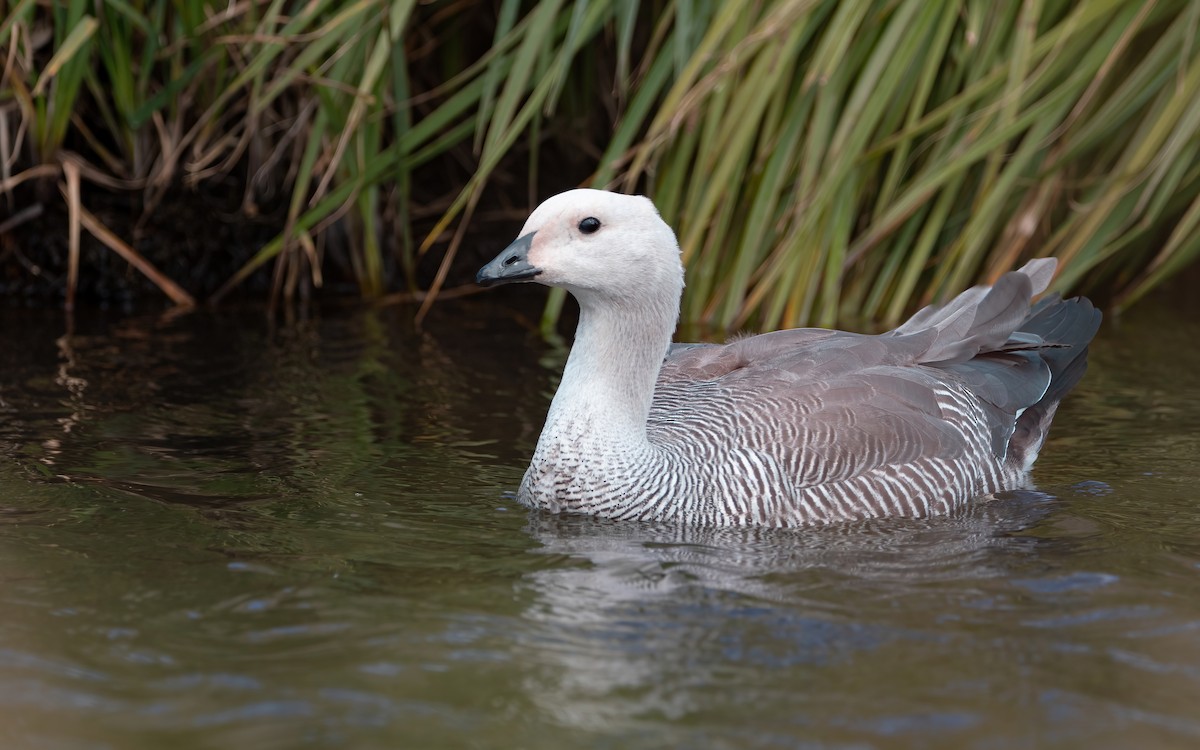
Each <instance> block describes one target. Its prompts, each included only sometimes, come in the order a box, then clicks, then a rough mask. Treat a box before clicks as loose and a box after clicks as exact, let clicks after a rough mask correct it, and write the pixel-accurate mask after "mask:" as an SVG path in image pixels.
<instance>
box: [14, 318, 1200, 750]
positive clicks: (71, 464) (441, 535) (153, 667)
mask: <svg viewBox="0 0 1200 750" xmlns="http://www.w3.org/2000/svg"><path fill="white" fill-rule="evenodd" d="M493 299H494V297H487V298H484V300H483V301H476V300H468V301H464V302H462V303H459V304H455V305H443V306H441V307H438V308H435V311H434V315H433V316H432V319H431V321H430V322H429V324H428V325H427V327H426V328H425V330H424V331H422V332H415V331H414V330H413V329H412V327H411V325H410V324H409V323H408V320H409V319H410V316H411V311H408V310H403V311H400V310H385V311H382V312H367V313H364V312H361V311H352V310H350V311H329V310H327V311H325V312H323V313H322V314H320V315H319V316H313V317H311V318H309V319H306V320H300V321H293V322H290V323H285V322H278V323H276V324H274V325H272V324H271V322H270V321H268V320H267V319H265V318H264V317H263V316H262V314H261V313H253V312H246V313H223V314H211V313H208V314H196V315H186V316H177V317H174V318H171V317H155V316H143V317H135V318H126V319H111V320H109V319H105V318H103V317H97V316H81V317H80V319H78V320H76V321H75V323H74V331H73V334H72V335H70V336H64V331H65V330H66V322H65V321H64V320H63V319H62V317H61V316H59V315H56V314H52V313H46V312H41V313H36V314H34V313H22V312H15V311H4V312H0V326H2V328H0V612H2V613H3V614H2V615H0V747H4V748H54V749H58V748H162V747H172V748H228V747H253V748H256V749H257V750H263V749H268V748H301V747H312V748H327V747H328V748H333V747H337V748H410V747H411V748H441V747H447V748H459V747H461V748H566V747H571V748H663V747H698V748H907V747H921V748H936V747H945V748H981V749H991V748H1026V747H1056V748H1059V747H1061V748H1128V747H1138V748H1174V747H1179V748H1190V747H1196V746H1200V500H1198V499H1197V492H1196V487H1197V480H1198V479H1200V461H1198V457H1200V378H1198V376H1197V372H1198V371H1200V350H1198V349H1197V347H1196V346H1195V342H1196V341H1197V340H1198V339H1200V324H1198V322H1197V321H1200V315H1196V312H1197V308H1196V306H1195V304H1194V303H1188V302H1186V301H1177V302H1176V303H1174V304H1172V305H1162V306H1155V305H1153V304H1151V305H1147V306H1144V307H1142V308H1140V309H1137V310H1135V311H1134V314H1132V315H1131V316H1130V317H1129V319H1127V320H1124V321H1122V324H1121V325H1120V326H1119V327H1106V328H1105V329H1104V331H1103V332H1102V335H1101V338H1100V340H1099V341H1098V343H1097V344H1096V345H1095V347H1094V355H1093V366H1092V370H1091V372H1090V373H1089V375H1088V377H1087V378H1086V380H1085V381H1084V384H1083V386H1082V387H1081V389H1080V390H1079V391H1078V392H1077V394H1076V395H1075V397H1073V398H1072V399H1071V400H1070V401H1069V402H1068V403H1067V404H1066V405H1065V407H1064V408H1063V410H1062V411H1061V412H1060V416H1059V419H1058V421H1057V423H1056V428H1055V431H1054V433H1053V435H1052V438H1051V442H1050V443H1049V444H1048V446H1047V447H1046V449H1045V451H1044V452H1043V457H1042V460H1041V462H1040V464H1039V469H1038V471H1037V473H1036V478H1037V480H1038V482H1039V485H1040V487H1041V492H1037V493H1033V492H1027V493H1019V494H1012V495H1007V496H1004V497H1001V498H999V499H998V500H996V501H994V502H991V503H986V504H980V505H977V506H975V507H973V508H972V509H970V510H968V511H966V512H963V513H961V514H959V515H957V516H954V517H951V518H942V519H935V520H932V521H921V522H913V521H893V522H875V523H862V524H853V525H845V526H838V527H832V528H825V529H816V530H809V531H802V532H795V531H790V532H785V531H758V532H732V531H724V532H706V531H701V530H689V529H681V528H672V527H659V526H653V525H644V524H619V523H610V522H602V521H594V520H587V519H579V518H571V517H552V516H537V515H531V514H530V513H528V512H527V511H525V510H523V509H521V508H520V507H519V506H516V505H515V504H514V503H513V502H512V501H511V500H509V499H506V497H505V496H504V493H505V492H506V491H511V490H513V489H514V488H515V486H516V484H517V483H518V481H519V479H520V476H521V473H522V471H523V469H524V460H525V459H526V457H527V456H528V454H529V452H530V451H531V450H532V447H533V444H534V441H535V440H536V437H537V433H538V430H539V429H540V426H541V419H542V417H543V415H544V409H545V406H546V404H547V401H548V398H549V394H550V392H551V389H552V388H553V372H554V368H555V367H556V366H559V365H561V362H562V358H563V352H562V351H559V350H555V349H553V348H549V347H547V346H545V345H544V344H542V343H541V342H540V341H539V340H538V339H537V338H536V337H535V336H534V335H532V334H531V333H530V332H529V330H528V326H527V324H526V323H525V322H524V319H522V318H521V317H520V316H517V315H514V314H512V313H509V312H506V310H505V308H504V307H503V306H500V305H497V304H494V303H493V302H492V300H493Z"/></svg>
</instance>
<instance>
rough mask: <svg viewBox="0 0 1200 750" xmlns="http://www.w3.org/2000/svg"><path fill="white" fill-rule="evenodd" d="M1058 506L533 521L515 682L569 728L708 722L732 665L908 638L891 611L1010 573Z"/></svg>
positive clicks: (1019, 502) (846, 658) (848, 654)
mask: <svg viewBox="0 0 1200 750" xmlns="http://www.w3.org/2000/svg"><path fill="white" fill-rule="evenodd" d="M1054 507H1055V499H1054V498H1053V497H1052V496H1049V495H1045V494H1042V493H1039V492H1035V491H1018V492H1013V493H1006V494H1005V495H1003V496H1001V497H998V498H996V499H994V500H992V501H991V502H984V503H978V504H975V505H973V506H970V507H969V508H967V509H965V510H964V511H962V512H960V513H958V514H955V515H953V516H949V517H941V518H934V519H925V520H903V519H888V520H875V521H866V522H860V523H853V524H839V525H835V526H828V527H820V528H813V529H807V530H789V529H763V528H745V529H740V528H695V527H688V526H679V525H654V524H645V523H635V522H620V521H611V520H605V519H595V518H589V517H582V516H570V515H553V514H537V513H535V514H533V515H531V516H530V522H529V525H528V528H527V531H528V533H529V535H530V536H531V537H532V538H533V539H535V540H536V541H537V542H538V543H540V545H541V548H540V551H541V552H542V553H543V554H546V555H549V556H553V557H555V558H558V559H557V560H555V563H554V564H553V565H551V566H549V567H547V568H544V569H540V570H537V571H534V572H532V573H530V574H528V575H527V576H526V578H525V579H524V581H523V583H522V585H523V586H524V587H527V588H528V589H529V593H531V594H532V595H531V597H530V600H531V602H532V603H531V604H530V606H529V607H528V608H527V610H526V612H525V613H524V619H525V620H526V621H527V622H529V623H531V625H532V627H530V628H529V629H528V631H527V634H526V635H525V636H523V637H526V638H529V639H530V642H529V643H527V644H524V645H525V646H527V647H528V648H527V653H528V654H529V655H530V658H532V659H534V660H535V661H536V662H537V665H538V668H537V669H533V670H531V671H530V672H529V673H528V674H529V676H528V677H527V679H526V680H525V685H524V686H525V688H526V690H527V692H528V695H529V697H530V698H531V699H532V701H533V702H534V703H535V704H536V705H537V706H538V707H539V709H540V710H542V711H544V712H545V713H546V714H548V715H549V716H550V717H551V718H552V719H553V720H554V721H556V722H558V723H561V724H564V725H567V726H572V727H576V728H580V729H588V730H600V729H604V730H605V731H612V730H613V729H620V728H621V727H625V728H626V729H628V730H629V731H636V729H637V726H638V722H639V721H644V720H646V719H653V718H668V719H678V718H680V717H683V716H688V715H692V714H696V713H697V712H699V713H702V714H705V715H708V714H709V713H710V712H712V711H714V710H717V711H719V710H722V708H721V707H720V706H718V705H715V704H714V701H720V700H721V698H720V697H719V696H720V695H726V696H728V694H729V692H728V690H727V687H728V683H730V682H734V683H736V682H739V681H740V680H741V679H744V678H740V677H739V676H738V675H739V674H741V673H742V670H746V669H749V668H752V669H754V670H757V673H761V671H762V670H763V669H764V668H766V669H767V670H768V673H770V672H771V671H772V670H785V671H786V670H788V669H789V668H801V669H802V668H804V667H810V668H821V667H822V666H824V665H828V664H832V663H846V662H853V660H854V658H855V656H857V655H859V654H861V653H867V652H870V651H872V650H874V649H876V648H879V647H881V646H883V645H885V644H889V643H893V642H895V641H897V640H903V639H908V638H914V637H920V636H919V631H918V630H917V628H919V627H920V626H919V625H917V624H916V623H913V624H909V623H907V622H905V617H897V616H896V614H895V613H896V610H897V606H898V604H902V605H903V606H904V607H908V608H914V609H915V611H916V612H917V613H918V615H919V616H918V617H917V618H916V619H920V617H926V616H928V613H929V612H928V609H927V608H925V606H924V604H923V602H924V601H925V600H926V599H928V598H929V597H930V596H934V597H935V598H936V597H937V596H951V595H953V596H961V595H962V592H963V590H964V589H967V590H969V589H971V588H972V586H971V585H970V584H968V585H966V586H964V585H963V580H964V579H969V580H970V579H974V580H981V579H984V580H986V579H992V578H997V577H999V576H1010V575H1011V574H1012V568H1013V565H1014V556H1016V559H1021V560H1029V559H1030V554H1029V553H1030V552H1032V550H1033V548H1034V547H1035V546H1038V545H1040V544H1043V543H1044V542H1043V541H1042V540H1040V539H1038V538H1037V537H1036V536H1030V535H1027V534H1024V533H1023V532H1025V531H1027V530H1029V529H1030V528H1031V527H1033V526H1035V525H1037V524H1038V523H1039V522H1040V521H1041V520H1042V519H1043V518H1044V517H1046V516H1047V515H1048V514H1049V513H1051V512H1052V509H1053V508H1054ZM950 590H953V591H954V592H956V593H954V594H951V593H950ZM938 592H940V593H938ZM864 661H865V660H864ZM802 674H803V673H802V672H796V673H794V674H793V677H792V678H789V679H804V678H803V677H802ZM722 683H725V684H726V689H724V690H720V689H717V686H718V685H720V684H722ZM724 710H729V707H728V706H726V707H725V708H724Z"/></svg>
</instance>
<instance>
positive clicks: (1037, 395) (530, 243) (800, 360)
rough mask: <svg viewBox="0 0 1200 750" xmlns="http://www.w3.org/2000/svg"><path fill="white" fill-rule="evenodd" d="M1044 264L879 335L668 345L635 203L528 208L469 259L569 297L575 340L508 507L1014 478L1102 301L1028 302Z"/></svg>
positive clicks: (965, 492) (705, 512) (1048, 262)
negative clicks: (492, 251) (503, 235)
mask: <svg viewBox="0 0 1200 750" xmlns="http://www.w3.org/2000/svg"><path fill="white" fill-rule="evenodd" d="M1055 263H1056V262H1055V261H1054V260H1053V259H1050V258H1045V259H1038V260H1031V261H1029V262H1028V263H1027V264H1026V265H1025V266H1024V267H1022V268H1021V269H1019V270H1017V271H1014V272H1011V273H1007V274H1005V275H1003V276H1001V277H1000V278H999V279H998V280H997V281H996V282H995V284H993V285H992V286H976V287H974V288H971V289H968V290H967V291H965V292H962V293H961V294H959V295H958V296H957V297H955V298H954V299H953V300H951V301H950V302H949V303H947V304H945V305H942V306H937V305H933V306H929V307H926V308H924V309H922V310H920V311H919V312H917V313H916V314H915V315H913V317H912V318H910V319H909V320H908V321H907V322H905V323H904V324H902V325H901V326H900V327H899V328H896V329H895V330H892V331H888V332H886V333H882V334H878V335H867V334H859V333H850V332H845V331H836V330H824V329H816V328H801V329H792V330H782V331H776V332H772V333H764V334H759V335H755V336H749V337H746V338H740V339H735V340H733V341H730V342H728V343H725V344H674V345H673V344H672V343H671V338H672V335H673V333H674V330H675V327H676V323H677V321H678V318H679V303H680V297H681V294H682V291H683V286H684V272H683V265H682V262H681V257H680V249H679V243H678V241H677V239H676V237H675V233H674V232H673V231H672V230H671V228H670V227H669V226H668V225H667V224H666V222H665V221H663V219H662V218H661V217H660V216H659V213H658V210H657V209H656V208H655V206H654V204H653V203H652V202H651V201H650V200H649V199H648V198H645V197H643V196H633V195H624V194H619V193H615V192H608V191H601V190H591V189H577V190H570V191H568V192H565V193H561V194H558V195H555V196H553V197H551V198H549V199H547V200H546V201H545V202H543V203H542V204H541V205H539V206H538V207H537V208H536V209H535V210H534V211H533V213H532V214H530V216H529V219H528V220H527V221H526V222H525V226H524V228H523V229H522V230H521V232H520V234H519V235H518V237H517V239H516V240H515V241H514V242H513V243H512V244H511V245H509V246H508V247H507V248H506V249H505V250H503V251H502V252H501V253H500V254H499V255H498V256H496V258H495V259H494V260H492V261H491V262H489V263H488V264H487V265H485V266H484V267H483V268H481V269H480V270H479V273H478V274H477V276H476V282H477V283H479V284H481V285H484V286H492V285H498V284H506V283H512V282H537V283H540V284H545V285H548V286H552V287H561V288H563V289H565V290H567V292H569V293H570V294H571V295H572V296H573V297H575V299H576V300H577V301H578V303H579V323H578V327H577V329H576V333H575V341H574V345H573V346H572V349H571V352H570V355H569V357H568V359H567V363H566V367H565V369H564V371H563V374H562V379H561V381H560V384H559V387H558V390H557V392H556V393H555V395H554V398H553V401H552V402H551V404H550V408H549V412H548V413H547V415H546V422H545V426H544V428H543V430H542V433H541V436H540V437H539V439H538V442H537V447H536V449H535V450H534V453H533V458H532V459H531V461H530V464H529V468H528V469H527V470H526V472H525V475H524V478H523V479H522V480H521V485H520V488H519V490H518V491H517V500H518V502H520V503H521V504H522V505H525V506H528V507H530V508H534V509H541V510H546V511H552V512H571V513H584V514H590V515H593V516H600V517H606V518H613V519H632V520H640V521H655V522H665V523H681V524H693V525H702V526H769V527H791V526H804V525H818V524H828V523H832V522H841V521H851V520H861V519H869V518H882V517H925V516H933V515H939V514H946V513H949V512H951V511H953V510H955V509H957V508H960V507H962V506H963V505H965V504H966V503H968V502H969V501H971V500H972V499H975V498H982V497H986V496H989V495H991V494H993V493H996V492H1001V491H1005V490H1011V489H1019V488H1022V487H1028V486H1030V482H1031V479H1030V475H1029V472H1030V469H1031V468H1032V466H1033V463H1034V461H1035V460H1036V459H1037V457H1038V452H1039V451H1040V450H1041V447H1042V443H1043V442H1044V441H1045V439H1046V434H1047V430H1048V429H1049V426H1050V421H1051V419H1052V418H1053V416H1054V412H1055V410H1056V409H1057V407H1058V404H1059V402H1060V401H1061V400H1062V398H1063V397H1064V396H1065V395H1066V394H1067V392H1068V391H1070V390H1071V389H1072V388H1073V387H1074V386H1075V385H1076V383H1078V382H1079V380H1080V378H1082V377H1083V374H1084V370H1085V369H1086V366H1087V348H1088V343H1089V342H1090V341H1091V339H1092V337H1093V336H1094V335H1095V333H1096V330H1097V329H1098V327H1099V325H1100V312H1099V311H1098V310H1096V309H1095V308H1094V307H1093V306H1092V304H1091V303H1090V302H1089V301H1088V300H1087V299H1085V298H1075V299H1070V300H1063V299H1061V298H1060V297H1058V296H1057V295H1050V296H1047V297H1045V298H1043V299H1042V300H1040V301H1039V302H1037V303H1036V304H1033V303H1032V302H1031V301H1032V298H1033V297H1034V296H1035V295H1037V294H1039V293H1041V292H1043V291H1044V290H1045V289H1046V287H1047V286H1048V285H1049V283H1050V281H1051V279H1052V277H1053V275H1054V270H1055Z"/></svg>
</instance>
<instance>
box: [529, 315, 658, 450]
mask: <svg viewBox="0 0 1200 750" xmlns="http://www.w3.org/2000/svg"><path fill="white" fill-rule="evenodd" d="M575 297H576V299H578V300H579V308H580V314H579V327H578V328H577V329H576V331H575V345H574V346H573V347H572V349H571V356H570V357H569V358H568V359H567V366H566V369H565V370H564V371H563V377H562V383H561V384H560V385H559V387H558V392H557V393H556V394H555V395H554V402H553V403H552V404H551V405H550V413H549V414H548V415H547V417H546V426H545V428H544V430H543V433H542V436H543V439H545V438H546V437H549V436H558V437H559V439H571V438H572V436H578V437H582V435H580V431H581V430H586V431H587V432H588V433H590V434H591V435H592V436H596V437H600V436H604V438H605V439H606V440H608V441H619V442H621V443H624V444H625V445H626V446H628V445H629V444H630V443H631V442H637V443H645V442H646V419H647V416H648V415H649V413H650V403H651V401H652V400H653V398H654V383H655V381H656V380H657V379H658V372H659V370H660V369H661V367H662V362H663V357H665V356H666V353H667V347H668V346H670V343H671V334H672V333H673V332H674V329H675V320H676V317H677V315H678V312H677V311H678V309H679V295H678V293H676V294H675V295H674V296H673V297H672V298H670V299H667V300H661V301H658V302H657V303H655V304H641V305H631V304H627V302H628V301H627V300H613V299H611V298H607V297H602V296H599V295H595V294H591V293H587V292H576V293H575ZM540 447H542V446H541V445H539V448H540Z"/></svg>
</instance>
